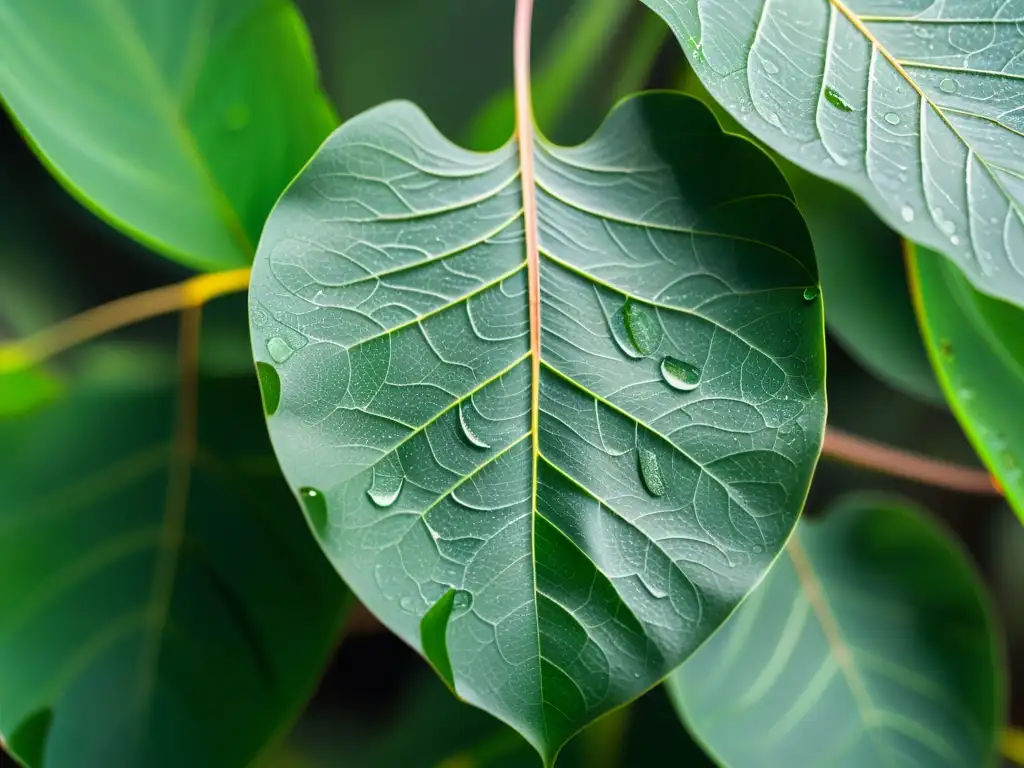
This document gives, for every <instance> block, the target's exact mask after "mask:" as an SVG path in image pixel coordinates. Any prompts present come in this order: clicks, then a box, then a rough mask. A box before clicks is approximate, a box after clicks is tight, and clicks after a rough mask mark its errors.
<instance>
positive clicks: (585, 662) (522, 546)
mask: <svg viewBox="0 0 1024 768" xmlns="http://www.w3.org/2000/svg"><path fill="white" fill-rule="evenodd" d="M680 131H683V132H684V133H680ZM533 155H534V158H535V161H536V170H537V178H536V185H537V195H538V201H537V204H536V208H537V210H536V211H535V213H536V215H537V217H538V221H539V222H540V223H539V225H538V229H537V233H536V234H537V237H538V238H539V243H540V250H541V252H542V253H543V259H542V260H541V266H540V267H539V269H540V272H539V273H538V278H539V281H540V283H542V289H541V291H540V294H541V295H539V296H538V297H537V302H538V303H539V304H540V305H542V309H541V310H540V311H541V314H542V317H543V322H542V323H541V326H540V327H537V328H534V329H533V330H534V331H535V332H536V333H537V335H538V336H539V337H542V339H543V341H542V345H543V355H541V354H540V353H539V352H537V353H533V352H531V343H530V335H531V327H530V313H529V304H530V300H529V295H528V288H527V283H528V279H527V278H528V275H527V273H528V269H529V268H528V266H527V258H526V247H525V245H524V237H525V235H526V229H525V227H526V224H525V223H524V220H525V218H526V217H524V215H523V207H524V197H525V196H524V195H523V193H522V189H521V183H520V181H519V179H520V159H519V157H518V151H517V147H516V146H515V145H509V146H507V147H505V148H504V149H502V150H499V151H498V152H496V153H492V154H478V153H472V152H468V151H465V150H462V149H461V148H458V147H456V146H455V145H454V144H452V143H450V142H448V141H447V139H445V138H444V137H443V136H441V134H440V133H438V132H437V130H436V129H435V128H434V127H433V126H432V125H431V124H430V123H429V121H428V120H427V119H426V117H425V116H424V114H423V113H422V112H420V111H419V110H417V109H416V108H415V107H413V106H412V105H409V104H408V103H392V104H386V105H383V106H381V107H379V108H377V109H375V110H372V111H370V112H368V113H365V114H363V115H361V116H359V117H357V118H354V119H353V120H351V121H349V122H347V123H346V124H345V125H344V126H342V128H340V129H339V130H338V131H337V132H336V133H335V134H334V135H333V136H332V137H331V139H329V140H328V142H327V143H326V144H325V145H324V147H323V148H322V149H321V151H320V152H319V153H318V154H317V155H316V157H314V159H313V160H312V161H311V163H310V164H309V165H308V166H307V167H306V169H305V170H304V171H303V173H302V174H301V175H300V176H299V178H298V179H297V180H296V181H295V183H294V184H293V185H292V186H291V187H290V189H289V191H288V192H287V193H286V194H285V195H284V196H283V197H282V199H281V202H280V203H279V205H278V207H277V208H276V209H275V211H274V213H273V214H272V215H271V218H270V220H269V221H268V224H267V229H266V230H265V232H264V237H263V240H262V241H261V244H260V255H259V257H258V258H257V261H256V264H255V266H254V271H253V278H252V290H251V294H250V301H251V313H252V314H251V318H252V329H253V345H254V354H255V356H256V357H257V359H258V360H259V361H260V362H261V363H262V364H264V365H266V366H268V368H269V367H270V366H276V368H277V370H278V371H279V377H280V388H279V392H280V400H279V406H278V408H277V411H276V413H275V415H273V416H272V417H271V418H270V420H269V424H270V430H271V434H272V438H273V440H274V441H275V447H276V449H277V455H278V457H279V458H280V460H281V462H282V465H283V466H284V468H285V473H286V476H287V477H288V478H289V480H290V481H291V482H292V484H293V485H294V486H296V487H299V488H306V489H308V497H309V498H310V499H311V500H316V504H315V509H311V510H310V511H311V514H310V519H311V523H312V524H313V526H314V528H315V529H317V530H318V531H319V534H320V541H321V544H322V546H323V547H324V549H325V551H326V552H327V553H328V555H329V556H330V557H331V559H332V560H333V562H334V563H335V565H336V567H337V568H338V569H339V571H340V572H341V573H342V574H343V576H344V577H345V579H346V581H347V583H348V584H349V585H350V586H352V588H353V590H354V591H355V592H356V593H357V594H358V595H359V597H360V599H361V600H362V601H363V603H364V604H365V605H366V606H367V607H368V608H370V610H372V611H373V612H374V613H375V614H376V615H377V616H378V617H379V618H380V619H381V620H382V621H383V622H384V623H385V624H386V625H387V626H388V627H389V628H390V629H392V630H393V631H395V632H396V633H397V634H398V635H399V636H400V637H402V638H403V639H404V640H406V642H408V643H409V644H410V645H412V646H413V647H415V648H417V649H421V650H422V649H423V647H424V644H423V642H422V632H423V625H422V623H421V622H422V620H423V617H424V616H425V615H427V614H428V611H429V609H430V608H431V606H432V605H434V604H435V603H436V602H437V601H439V600H441V599H449V598H447V597H446V596H447V595H449V594H450V593H452V592H453V591H454V592H455V594H454V596H453V597H452V598H450V599H452V600H453V610H452V613H451V616H450V619H449V621H448V623H447V631H446V633H445V638H446V640H447V644H448V652H449V658H450V661H451V667H452V669H453V672H454V682H455V688H456V690H457V691H458V693H459V695H461V696H462V697H463V698H465V699H466V700H467V701H469V702H471V703H474V704H476V705H478V706H480V707H482V708H484V709H486V710H487V711H489V712H491V713H493V714H495V715H496V716H497V717H499V718H502V719H503V720H505V721H506V722H509V723H510V724H512V725H513V726H514V727H516V728H517V730H519V731H520V732H521V733H523V734H524V736H525V737H526V738H527V739H529V740H530V741H531V743H533V744H534V745H535V746H536V747H537V748H538V749H539V750H540V751H541V752H542V753H543V754H544V755H545V756H546V757H547V758H550V757H551V756H552V755H553V753H554V752H555V751H557V749H558V747H559V746H560V745H561V744H562V743H563V742H564V741H565V740H567V739H568V738H569V737H571V736H572V735H573V734H574V733H575V732H576V731H577V730H578V729H580V728H582V727H583V726H585V725H586V724H588V723H589V722H591V721H592V720H594V719H595V718H596V717H598V716H600V715H601V714H603V713H605V712H607V711H608V710H610V709H614V708H615V707H617V706H619V705H621V704H623V703H625V702H627V701H628V700H630V699H631V698H633V697H635V696H637V695H639V694H640V693H642V692H643V691H645V690H646V689H648V688H649V687H651V686H652V685H654V684H656V683H657V682H658V681H659V680H660V679H661V678H662V677H663V676H664V675H665V674H667V673H668V672H669V671H670V670H671V669H673V668H674V667H675V666H677V665H678V664H679V663H680V662H681V661H682V660H683V659H684V658H686V656H687V655H688V654H689V653H691V652H692V651H693V650H694V649H695V648H696V647H697V646H698V645H699V644H700V643H701V642H702V641H703V640H704V639H705V638H706V637H707V636H708V635H709V634H710V633H711V632H712V631H713V630H714V629H715V628H716V627H717V626H718V624H719V623H720V622H721V621H723V620H724V619H725V617H726V616H727V615H728V614H729V612H730V611H731V610H732V608H733V607H734V606H735V605H736V603H737V602H738V601H739V600H740V599H741V598H742V597H743V596H744V595H745V594H746V592H747V591H748V590H749V589H751V588H752V587H753V585H754V584H756V583H757V582H758V581H759V580H760V578H761V576H762V574H763V572H764V570H765V569H766V568H767V566H768V565H769V564H770V563H771V561H772V560H773V559H774V557H775V555H776V554H777V553H778V551H779V550H780V549H781V547H782V546H783V544H784V542H785V540H786V538H787V537H788V535H789V532H790V530H791V529H792V526H793V525H794V523H795V521H796V518H797V516H798V515H799V512H800V509H801V507H802V505H803V502H804V498H805V495H806V492H807V486H808V483H809V480H810V475H811V472H812V469H813V467H814V464H815V461H816V460H817V455H818V450H819V447H820V441H821V437H822V431H823V426H824V425H823V421H824V406H825V403H824V391H823V377H824V357H823V356H824V349H823V335H824V334H823V328H822V312H821V302H819V301H817V300H816V299H817V293H818V289H817V277H816V269H815V265H814V260H813V255H812V253H811V243H810V238H809V236H808V235H807V231H806V229H805V227H804V225H803V222H802V221H801V219H800V217H799V214H798V212H797V209H796V206H795V205H794V203H793V200H792V197H791V195H790V192H789V190H788V188H787V187H786V185H785V182H784V180H783V178H782V176H781V174H779V173H778V171H777V169H776V168H775V167H774V166H773V165H772V164H771V163H770V161H769V160H768V159H767V158H766V157H765V156H764V155H763V153H761V152H760V151H759V150H758V149H757V148H756V147H755V146H754V145H753V144H751V143H750V142H747V141H745V140H742V139H737V138H735V137H730V136H726V135H724V134H722V133H721V131H720V130H719V129H718V126H717V124H716V123H715V121H714V119H713V117H712V116H711V114H710V113H709V112H708V111H707V110H706V109H705V108H704V107H703V106H702V105H701V104H700V103H699V102H697V101H696V100H694V99H690V98H687V97H684V96H681V95H678V94H667V93H656V94H646V95H642V96H639V97H637V98H634V99H632V100H629V101H626V102H623V103H621V104H620V106H619V107H618V108H617V109H616V110H615V111H614V112H612V114H611V115H610V116H609V117H608V119H607V121H606V122H605V124H604V126H603V127H602V128H601V129H600V130H599V131H598V133H597V134H595V136H594V137H593V138H592V139H591V140H590V141H589V142H587V143H586V144H584V145H581V146H579V147H574V148H571V149H566V148H561V147H556V146H553V145H550V144H548V143H546V142H544V141H542V140H538V141H537V143H536V145H535V147H534V151H533ZM527 204H528V203H527ZM284 244H287V247H282V246H283V245H284ZM595 254H600V255H601V258H600V259H597V258H595ZM534 354H536V356H537V357H536V366H537V369H536V371H535V370H534V368H533V365H532V363H531V359H532V355H534ZM535 376H536V379H535V378H534V377H535ZM277 391H278V389H277V387H276V386H275V388H274V392H275V394H276V393H277ZM275 399H276V398H275ZM725 404H727V407H726V405H725ZM428 630H430V633H431V636H432V637H434V636H436V634H438V632H437V627H436V626H431V627H428Z"/></svg>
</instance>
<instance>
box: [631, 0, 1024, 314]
mask: <svg viewBox="0 0 1024 768" xmlns="http://www.w3.org/2000/svg"><path fill="white" fill-rule="evenodd" d="M644 2H645V3H646V4H647V5H649V6H650V7H651V8H652V9H654V10H655V11H656V12H658V13H659V14H660V15H661V16H663V17H664V18H665V19H666V21H668V23H669V24H670V26H671V27H672V29H673V31H674V32H675V33H676V35H677V37H678V38H679V40H680V42H681V43H682V44H683V46H684V48H686V49H687V51H688V55H689V57H690V60H691V62H692V64H693V67H694V70H695V71H696V72H697V74H698V75H699V76H700V78H701V80H703V81H704V83H705V84H706V85H707V87H708V89H709V90H710V91H711V93H712V94H713V95H714V96H715V98H716V99H717V100H718V101H720V102H721V103H722V104H723V105H724V106H725V107H726V108H727V109H729V110H730V111H731V112H732V114H734V115H735V116H736V117H737V118H738V119H739V120H740V122H742V123H743V125H744V126H745V127H746V128H748V129H749V130H751V131H752V132H753V133H754V134H756V135H757V136H758V137H759V138H761V139H763V140H764V141H765V142H766V143H768V144H769V145H771V147H772V148H774V149H776V150H778V151H779V152H781V153H782V154H783V155H785V156H786V157H788V158H789V159H790V160H793V161H794V162H797V163H799V164H800V165H802V166H803V167H805V168H807V169H808V170H810V171H812V172H814V173H816V174H818V175H820V176H825V177H826V178H829V179H832V180H834V181H837V182H840V183H842V184H843V185H845V186H847V187H849V188H851V189H853V190H854V191H856V192H857V193H859V194H860V195H862V196H863V197H864V199H865V200H867V201H868V202H869V203H871V204H872V206H873V207H874V208H875V210H876V211H878V212H879V213H880V214H881V215H882V216H883V217H884V218H885V219H886V221H887V222H888V223H889V224H891V225H892V226H893V227H894V228H895V229H897V230H898V231H900V232H901V233H902V234H903V235H905V236H906V237H907V238H908V239H910V240H914V241H916V242H920V243H924V244H926V245H929V246H931V247H932V248H934V249H935V250H937V251H940V252H941V253H944V254H945V255H946V256H948V257H950V258H951V259H952V260H953V261H954V262H955V263H956V264H957V265H958V266H959V267H960V269H962V270H963V271H964V273H965V274H967V276H968V277H969V278H970V279H971V280H972V282H974V284H975V285H977V286H978V287H979V288H981V289H982V290H983V291H985V292H987V293H991V294H994V295H997V296H1001V297H1003V298H1006V299H1009V300H1011V301H1013V302H1014V303H1016V304H1018V305H1024V55H1022V51H1024V2H1022V0H729V2H720V0H644Z"/></svg>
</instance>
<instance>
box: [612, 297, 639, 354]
mask: <svg viewBox="0 0 1024 768" xmlns="http://www.w3.org/2000/svg"><path fill="white" fill-rule="evenodd" d="M628 307H629V302H628V301H627V302H626V303H625V304H623V305H622V306H621V307H619V309H618V311H617V312H616V313H615V314H614V315H612V318H611V320H610V321H609V322H608V326H609V329H610V330H611V332H612V339H614V341H615V346H617V347H618V348H619V349H621V350H622V352H623V354H625V355H626V356H627V357H632V358H633V359H634V360H639V359H640V358H642V357H643V354H641V352H640V351H639V350H638V349H637V348H636V345H635V344H634V343H633V341H632V339H630V336H629V330H628V326H627V325H626V310H627V308H628Z"/></svg>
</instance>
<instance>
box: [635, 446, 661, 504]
mask: <svg viewBox="0 0 1024 768" xmlns="http://www.w3.org/2000/svg"><path fill="white" fill-rule="evenodd" d="M636 452H637V454H638V455H639V457H640V477H641V478H643V481H644V487H645V488H647V492H648V493H650V494H651V496H664V495H665V478H663V477H662V476H661V465H660V464H659V463H658V454H656V453H655V452H654V451H652V450H651V449H650V448H645V447H643V446H638V447H637V449H636Z"/></svg>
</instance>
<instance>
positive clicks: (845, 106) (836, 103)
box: [825, 85, 853, 112]
mask: <svg viewBox="0 0 1024 768" xmlns="http://www.w3.org/2000/svg"><path fill="white" fill-rule="evenodd" d="M825 101H827V102H828V103H829V104H831V105H832V106H833V107H835V108H836V109H838V110H839V111H840V112H853V107H851V106H850V104H849V103H848V102H847V101H846V99H844V98H843V97H842V96H841V95H840V94H839V91H837V90H836V89H835V88H833V87H832V86H831V85H829V86H826V88H825Z"/></svg>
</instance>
